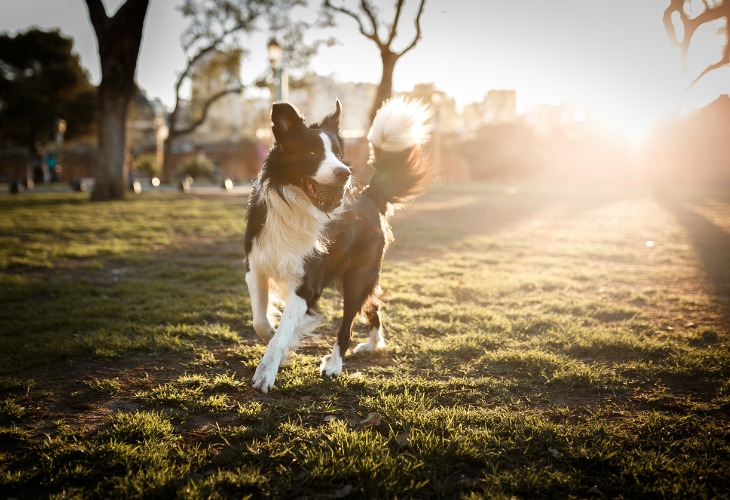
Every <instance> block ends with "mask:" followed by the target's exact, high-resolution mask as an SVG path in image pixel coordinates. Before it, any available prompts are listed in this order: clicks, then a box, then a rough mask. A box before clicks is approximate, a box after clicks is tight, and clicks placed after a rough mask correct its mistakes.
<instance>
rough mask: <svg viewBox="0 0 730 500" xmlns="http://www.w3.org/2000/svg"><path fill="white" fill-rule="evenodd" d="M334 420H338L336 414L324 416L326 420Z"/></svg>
mask: <svg viewBox="0 0 730 500" xmlns="http://www.w3.org/2000/svg"><path fill="white" fill-rule="evenodd" d="M333 420H337V416H336V415H325V417H324V421H325V422H332V421H333Z"/></svg>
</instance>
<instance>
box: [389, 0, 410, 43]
mask: <svg viewBox="0 0 730 500" xmlns="http://www.w3.org/2000/svg"><path fill="white" fill-rule="evenodd" d="M404 1H405V0H396V3H395V19H393V25H392V26H391V27H390V35H389V36H388V41H387V42H385V44H386V45H388V46H390V44H391V43H393V40H395V37H396V36H397V35H398V22H399V21H400V14H401V11H402V10H403V2H404Z"/></svg>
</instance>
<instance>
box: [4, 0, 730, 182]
mask: <svg viewBox="0 0 730 500" xmlns="http://www.w3.org/2000/svg"><path fill="white" fill-rule="evenodd" d="M87 3H91V2H87ZM102 3H103V6H104V8H105V9H106V12H107V13H108V15H109V16H110V17H111V16H113V15H114V14H115V12H120V11H121V9H122V8H123V6H124V4H125V3H126V2H124V1H120V0H106V1H104V2H102ZM729 12H730V4H728V2H726V1H724V0H714V1H712V0H697V1H694V0H692V1H677V0H645V1H641V2H637V1H635V0H618V1H614V2H605V1H600V2H599V1H593V0H556V1H552V2H544V1H538V0H525V1H518V2H508V1H504V0H502V1H496V0H482V1H460V2H453V1H449V0H428V1H426V2H422V1H420V0H409V1H397V0H396V1H393V2H377V3H376V2H352V1H341V0H340V1H336V0H331V1H324V2H323V1H321V0H312V1H303V0H299V1H297V0H287V1H248V2H244V1H224V0H198V1H193V0H175V1H172V0H170V1H167V0H166V1H161V0H151V1H150V2H149V7H148V8H147V10H146V13H145V17H144V28H143V33H142V41H141V46H140V49H139V58H138V61H137V66H136V79H135V82H136V88H135V91H134V95H133V96H132V98H131V100H130V104H129V111H128V115H127V118H126V122H125V123H126V125H125V126H126V145H125V155H124V158H125V161H124V166H123V169H124V172H125V176H129V178H135V179H139V180H140V181H141V182H142V183H144V185H151V183H152V182H153V181H154V182H156V183H157V184H156V185H159V183H160V182H162V183H163V184H165V183H167V184H171V183H174V182H177V181H178V180H179V179H180V178H183V177H193V178H195V179H196V180H198V179H201V181H204V182H211V183H220V182H223V181H224V180H230V181H231V182H233V183H236V184H245V183H247V182H249V181H250V180H251V179H252V178H254V177H255V176H256V174H257V172H258V170H259V169H260V166H261V161H262V159H263V157H264V155H265V154H266V151H267V150H268V148H269V146H270V144H271V142H272V136H271V132H270V120H269V113H270V108H271V103H272V101H274V100H278V99H285V100H289V101H291V102H292V103H294V104H295V105H296V106H297V107H298V108H299V109H300V110H301V111H302V113H303V114H304V115H305V116H306V117H307V118H308V119H310V120H312V121H316V120H319V119H321V118H322V117H324V116H325V115H326V114H327V113H330V112H332V111H333V110H334V102H335V99H336V98H338V99H340V101H341V102H342V104H343V108H344V114H343V119H342V124H341V126H342V133H343V135H344V136H345V138H346V139H347V141H348V143H349V156H350V157H351V159H352V160H353V163H354V164H355V166H356V167H357V166H360V165H363V164H364V162H365V159H366V154H367V147H366V140H365V134H366V133H367V129H368V127H369V124H370V122H371V120H372V110H373V107H377V105H378V104H379V103H380V102H382V99H383V98H386V97H388V96H390V95H404V96H408V97H412V98H415V99H419V100H421V101H423V102H424V103H425V104H427V105H428V106H429V107H430V108H431V112H432V128H433V141H432V143H431V145H430V146H429V154H430V156H431V159H432V162H433V164H434V169H435V170H436V171H437V173H438V178H439V179H440V180H441V181H443V182H463V181H487V182H509V183H517V182H524V183H531V184H545V185H556V184H557V185H577V186H582V185H586V186H598V187H621V188H645V187H649V188H655V189H672V188H676V187H683V188H684V187H688V186H691V187H698V188H703V187H704V188H707V187H711V188H728V187H730V147H728V144H730V99H729V98H728V93H729V92H730V64H728V63H730V49H729V43H728V41H729V35H728V18H729V17H730V14H729ZM100 67H101V66H100V57H99V46H98V43H97V38H96V37H95V33H94V28H93V26H92V23H91V22H90V18H89V11H88V10H87V5H85V3H84V1H82V0H54V1H52V2H48V1H47V0H3V2H2V3H0V182H3V183H11V182H14V181H15V182H18V181H20V182H23V183H24V184H25V185H26V186H28V185H29V184H30V185H32V184H33V183H34V184H35V185H36V186H38V185H41V184H45V183H53V182H61V183H68V182H70V181H74V180H78V179H90V180H93V178H94V176H95V169H96V168H97V163H98V150H99V141H98V138H97V134H98V121H99V113H98V106H99V103H98V98H97V93H96V91H97V87H98V86H99V84H100V80H101V69H100ZM357 172H358V175H360V176H361V177H363V179H364V180H366V179H367V172H365V171H364V169H360V170H358V171H357ZM28 181H31V182H30V183H29V182H28Z"/></svg>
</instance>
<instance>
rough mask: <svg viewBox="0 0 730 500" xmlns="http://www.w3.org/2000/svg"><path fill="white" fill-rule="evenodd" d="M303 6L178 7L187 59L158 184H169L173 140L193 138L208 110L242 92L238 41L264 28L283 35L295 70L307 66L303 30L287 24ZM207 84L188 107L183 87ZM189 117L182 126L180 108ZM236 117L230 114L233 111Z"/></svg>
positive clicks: (250, 1) (298, 0)
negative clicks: (185, 23) (185, 22)
mask: <svg viewBox="0 0 730 500" xmlns="http://www.w3.org/2000/svg"><path fill="white" fill-rule="evenodd" d="M305 5H306V2H305V1H304V0H185V2H184V3H183V5H182V7H181V12H182V14H183V16H185V17H186V18H188V19H189V20H190V25H189V26H188V28H187V29H186V30H185V32H184V33H183V35H182V39H181V43H182V47H183V50H184V51H185V54H186V56H187V62H186V65H185V69H183V71H182V72H181V73H180V75H179V76H178V78H177V80H176V82H175V105H174V107H173V110H172V112H171V113H170V115H169V117H168V130H169V131H168V138H167V140H166V141H165V153H164V154H165V157H164V161H163V175H162V176H163V180H164V181H166V182H169V181H170V177H171V175H172V172H170V168H171V165H170V163H171V162H170V153H171V152H172V145H173V143H174V142H175V140H176V139H178V138H180V137H181V136H183V135H186V134H189V133H191V132H194V131H195V130H196V129H197V128H198V127H200V126H201V125H202V124H203V123H204V122H205V120H206V118H207V116H208V112H209V110H210V108H211V107H212V106H213V105H214V104H215V103H216V102H217V101H219V100H220V99H222V98H223V97H225V96H226V95H229V94H234V93H240V92H242V91H243V84H242V82H241V79H240V64H241V58H242V57H243V56H244V55H245V54H246V53H247V52H246V50H245V49H244V47H243V44H242V43H241V40H240V37H241V36H243V35H247V34H250V33H253V32H255V31H257V30H261V29H264V28H265V27H267V28H268V29H270V30H271V31H272V32H275V33H276V32H280V31H281V32H282V33H284V38H285V43H287V41H288V42H290V43H291V45H289V43H287V46H286V48H287V49H291V50H288V51H287V52H288V53H289V55H288V57H290V58H291V60H292V61H295V62H296V63H297V64H299V65H301V64H307V63H308V61H309V59H310V58H311V53H312V48H311V46H309V45H307V44H304V43H299V45H298V46H296V45H294V44H295V43H297V42H301V40H302V33H303V32H304V30H305V29H306V27H307V25H306V24H305V23H303V22H301V21H296V22H295V21H292V20H291V18H290V13H291V11H292V9H294V8H295V7H300V6H305ZM193 80H195V81H197V82H200V81H207V82H210V85H209V88H208V91H207V92H197V93H196V92H195V89H193V93H192V95H191V99H190V102H189V103H188V102H187V100H186V99H185V98H184V97H183V95H182V93H183V89H184V87H185V86H186V84H192V85H193V86H194V85H195V82H194V81H193ZM186 105H189V113H188V116H187V117H186V120H185V123H182V122H183V120H182V115H183V113H182V111H183V108H184V107H185V106H186ZM232 112H235V111H232Z"/></svg>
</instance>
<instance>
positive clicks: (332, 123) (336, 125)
mask: <svg viewBox="0 0 730 500" xmlns="http://www.w3.org/2000/svg"><path fill="white" fill-rule="evenodd" d="M341 113H342V106H341V105H340V100H339V99H337V100H336V101H335V111H334V112H333V113H331V114H329V115H327V116H325V117H324V120H322V128H326V129H327V130H330V131H332V132H334V133H337V132H338V131H339V130H340V114H341Z"/></svg>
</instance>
